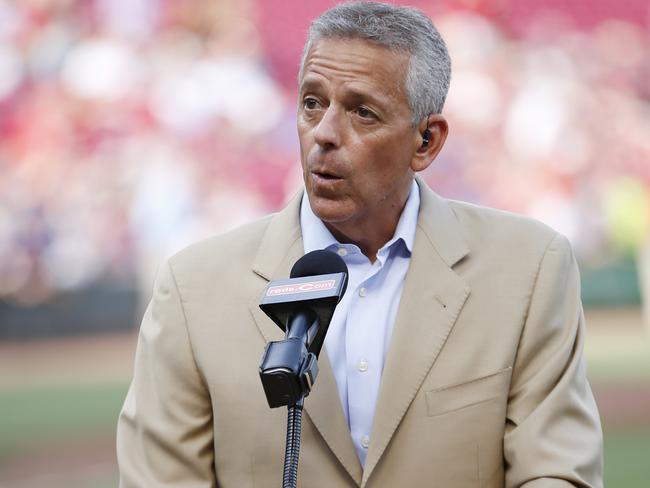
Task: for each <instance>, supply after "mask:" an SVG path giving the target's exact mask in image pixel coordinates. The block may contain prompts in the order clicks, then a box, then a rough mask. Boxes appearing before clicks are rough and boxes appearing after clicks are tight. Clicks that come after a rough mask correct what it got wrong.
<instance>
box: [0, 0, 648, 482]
mask: <svg viewBox="0 0 650 488" xmlns="http://www.w3.org/2000/svg"><path fill="white" fill-rule="evenodd" d="M334 3H335V2H333V1H325V0H318V1H309V2H305V1H303V0H286V1H280V0H277V1H273V0H270V1H263V0H216V1H206V0H58V1H55V0H22V1H20V2H15V1H8V0H0V487H3V488H28V487H29V488H31V487H39V488H41V487H47V488H59V487H67V488H77V487H89V486H92V487H98V488H102V487H109V486H116V484H117V468H116V461H115V454H114V432H115V424H116V419H117V415H118V412H119V409H120V406H121V403H122V401H123V398H124V395H125V394H126V389H127V387H128V382H129V380H130V376H131V372H132V361H133V352H134V348H135V341H136V334H137V329H138V326H139V320H140V315H141V312H142V308H143V306H144V305H145V304H146V302H147V301H148V299H149V294H150V290H151V285H152V281H153V277H154V274H155V271H156V267H157V266H158V264H159V263H160V261H161V260H162V259H164V258H165V257H166V256H168V255H169V254H171V253H173V252H175V251H176V250H178V249H180V248H181V247H183V246H184V245H186V244H187V243H189V242H191V241H194V240H196V239H199V238H202V237H205V236H208V235H210V234H214V233H219V232H223V231H226V230H228V229H230V228H232V227H234V226H236V225H238V224H240V223H243V222H246V221H248V220H251V219H253V218H255V217H257V216H261V215H263V214H265V213H268V212H271V211H275V210H277V209H279V208H280V207H281V206H282V205H283V203H284V202H285V201H287V200H288V199H289V198H290V197H291V196H292V195H293V194H294V193H295V192H296V191H297V189H298V188H299V187H300V184H301V174H300V170H299V160H298V140H297V136H296V130H295V107H296V74H297V69H298V62H299V57H300V53H301V49H302V44H303V42H304V39H305V33H306V29H307V27H308V25H309V21H310V19H312V18H314V17H315V16H316V15H317V14H318V13H319V12H321V11H323V10H324V9H326V8H327V7H329V6H331V5H333V4H334ZM398 3H405V4H406V3H408V4H410V5H415V6H418V7H420V8H421V9H423V10H424V11H425V12H427V13H428V14H429V15H431V17H432V18H433V19H434V22H435V23H436V25H437V26H438V28H439V30H440V31H441V33H442V34H443V37H444V38H445V39H446V41H447V43H448V46H449V49H450V52H451V56H452V60H453V80H452V86H451V91H450V94H449V98H448V101H447V104H446V108H445V115H446V116H447V118H448V119H449V122H450V127H451V130H450V136H449V139H448V142H447V144H446V147H445V148H444V150H443V152H442V153H441V155H440V157H439V158H438V160H437V162H436V163H435V164H434V165H433V166H432V168H431V169H430V170H428V172H427V173H426V174H425V175H424V177H425V179H426V180H427V181H428V182H429V184H430V185H431V186H432V187H433V188H434V189H435V190H436V191H437V192H439V193H440V194H442V195H444V196H447V197H450V198H456V199H462V200H467V201H471V202H475V203H478V204H482V205H489V206H494V207H498V208H502V209H507V210H512V211H515V212H521V213H525V214H528V215H530V216H533V217H535V218H537V219H540V220H542V221H544V222H546V223H548V224H549V225H551V226H553V227H555V228H556V229H558V230H559V231H561V232H562V233H564V234H566V235H567V236H568V237H569V238H570V240H571V241H572V243H573V246H574V249H575V251H576V254H577V257H578V260H579V263H580V267H581V273H582V280H583V300H584V304H585V308H586V315H587V326H588V341H587V347H586V354H587V359H588V363H589V376H590V380H591V382H592V386H593V388H594V391H595V394H596V397H597V402H598V404H599V408H600V412H601V416H602V419H603V422H604V429H605V464H606V472H605V476H606V485H607V486H609V487H625V488H633V487H647V486H648V483H650V481H649V480H650V305H649V304H650V7H649V5H648V2H647V0H599V1H584V2H583V1H575V2H564V1H560V0H519V1H516V0H491V1H482V0H456V1H451V0H449V1H445V0H439V1H416V0H412V1H410V2H398ZM644 307H645V308H644Z"/></svg>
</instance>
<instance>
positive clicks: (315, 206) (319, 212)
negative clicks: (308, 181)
mask: <svg viewBox="0 0 650 488" xmlns="http://www.w3.org/2000/svg"><path fill="white" fill-rule="evenodd" d="M309 203H310V205H311V209H312V211H313V212H314V214H315V215H316V217H318V218H319V219H321V220H322V221H323V222H327V223H332V224H335V223H339V222H345V221H347V220H349V219H350V218H351V217H352V214H353V211H352V208H351V205H350V203H349V202H345V201H340V200H334V199H330V198H323V197H319V196H314V195H310V196H309Z"/></svg>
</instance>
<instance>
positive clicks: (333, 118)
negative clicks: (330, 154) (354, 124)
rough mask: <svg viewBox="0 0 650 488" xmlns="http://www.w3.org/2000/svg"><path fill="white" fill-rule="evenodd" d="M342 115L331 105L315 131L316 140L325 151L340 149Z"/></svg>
mask: <svg viewBox="0 0 650 488" xmlns="http://www.w3.org/2000/svg"><path fill="white" fill-rule="evenodd" d="M342 115H343V114H342V113H341V112H340V110H338V109H337V108H336V107H333V106H332V105H330V106H329V107H328V108H327V110H326V111H325V113H324V114H323V117H322V118H321V119H320V121H319V122H318V125H317V126H316V128H315V130H314V140H315V141H316V144H318V145H319V146H321V147H322V148H323V149H330V148H333V147H339V146H340V145H341V140H342V133H341V131H342V129H343V126H342V124H343V123H344V122H343V120H342Z"/></svg>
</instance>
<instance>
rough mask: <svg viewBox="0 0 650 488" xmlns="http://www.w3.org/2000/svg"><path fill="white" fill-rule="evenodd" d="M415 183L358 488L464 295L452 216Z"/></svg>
mask: <svg viewBox="0 0 650 488" xmlns="http://www.w3.org/2000/svg"><path fill="white" fill-rule="evenodd" d="M417 181H418V184H419V186H420V195H421V204H420V213H419V217H418V228H417V231H416V238H415V243H414V249H413V253H412V255H411V264H410V266H409V271H408V274H407V276H406V281H405V283H404V289H403V292H402V298H401V301H400V307H399V311H398V314H397V318H396V321H395V326H394V328H393V333H392V338H391V343H390V347H389V351H388V356H387V358H386V361H385V365H384V371H383V374H382V379H381V387H380V391H379V397H378V400H377V409H376V411H375V419H374V423H373V429H372V435H371V441H370V446H369V450H368V456H367V457H366V463H365V466H364V472H363V479H362V483H361V486H362V487H363V486H365V485H366V483H367V481H368V479H369V477H370V475H371V474H372V471H373V469H374V468H375V467H376V465H377V463H378V462H379V460H380V458H381V456H382V454H383V453H384V451H385V449H386V447H387V445H388V443H389V442H390V440H391V438H392V436H393V434H394V432H395V430H396V429H397V426H398V425H399V423H400V422H401V420H402V418H403V416H404V415H405V413H406V411H407V409H408V407H409V405H410V404H411V402H412V401H413V398H414V397H415V395H416V393H417V391H418V390H419V388H420V386H421V384H422V382H423V381H424V379H425V377H426V376H427V373H428V372H429V370H430V369H431V367H432V366H433V364H434V362H435V360H436V358H437V356H438V354H439V353H440V350H441V349H442V347H443V346H444V344H445V341H446V339H447V337H448V336H449V333H450V332H451V329H452V327H453V325H454V323H455V322H456V318H457V317H458V315H459V313H460V311H461V309H462V307H463V305H464V304H465V301H466V299H467V297H468V296H469V293H470V290H469V288H468V287H467V285H466V284H465V282H464V281H463V280H462V279H461V278H460V277H459V276H458V275H457V274H456V272H455V271H453V270H452V268H451V267H452V266H453V265H454V264H456V263H457V262H458V261H460V260H461V259H462V258H463V257H465V256H466V255H467V253H468V252H469V251H468V248H467V245H466V243H465V241H464V239H463V238H462V235H461V233H460V229H459V226H458V223H457V221H456V218H455V216H454V214H453V211H452V210H451V209H450V208H449V206H448V205H447V203H446V202H445V201H444V200H443V199H441V198H440V197H438V196H437V195H436V194H435V193H433V192H432V191H431V190H430V189H429V188H428V187H427V186H426V184H424V183H423V182H422V180H420V179H419V178H418V179H417Z"/></svg>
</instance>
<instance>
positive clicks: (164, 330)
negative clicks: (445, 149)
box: [118, 3, 602, 488]
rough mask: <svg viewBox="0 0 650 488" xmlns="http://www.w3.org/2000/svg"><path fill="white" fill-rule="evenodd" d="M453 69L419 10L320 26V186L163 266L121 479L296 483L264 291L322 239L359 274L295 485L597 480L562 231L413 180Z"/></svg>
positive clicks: (306, 430)
mask: <svg viewBox="0 0 650 488" xmlns="http://www.w3.org/2000/svg"><path fill="white" fill-rule="evenodd" d="M449 80H450V60H449V56H448V53H447V49H446V47H445V44H444V42H443V41H442V39H441V38H440V35H439V34H438V32H437V31H436V29H435V28H434V26H433V25H432V23H431V21H430V20H429V18H428V17H426V16H425V15H423V14H422V13H421V12H419V11H417V10H415V9H410V8H403V7H395V6H391V5H388V4H381V3H346V4H341V5H339V6H337V7H334V8H333V9H331V10H329V11H327V12H325V13H323V14H322V15H321V16H320V17H319V18H317V19H316V20H315V21H314V22H313V24H312V27H311V29H310V33H309V39H308V41H307V44H306V46H305V51H304V54H303V58H302V62H301V67H300V75H299V87H300V97H299V104H298V121H297V126H298V134H299V138H300V157H301V163H302V169H303V175H304V183H305V190H304V192H301V193H300V194H299V195H297V196H296V198H294V200H293V201H292V202H291V203H290V204H289V205H288V206H287V207H286V208H285V209H284V210H282V211H281V212H279V213H278V214H275V215H272V216H269V217H266V218H264V219H262V220H259V221H257V222H253V223H251V224H249V225H246V226H244V227H242V228H240V229H237V230H235V231H233V232H230V233H228V234H225V235H221V236H217V237H213V238H211V239H208V240H206V241H203V242H200V243H197V244H195V245H193V246H190V247H189V248H187V249H186V250H184V251H182V252H180V253H179V254H177V255H175V256H174V257H172V258H171V259H170V260H169V261H168V262H167V263H166V264H165V265H164V266H163V267H162V268H161V270H160V272H159V275H158V278H157V280H156V285H155V289H154V295H153V298H152V301H151V304H150V306H149V308H148V309H147V312H146V315H145V317H144V320H143V323H142V327H141V332H140V338H139V343H138V351H137V355H136V362H135V374H134V379H133V383H132V385H131V388H130V390H129V393H128V396H127V399H126V401H125V404H124V408H123V410H122V413H121V416H120V420H119V427H118V460H119V464H120V486H122V487H123V488H131V487H141V488H145V487H146V488H163V487H165V488H167V487H179V488H180V487H193V488H199V487H205V488H208V487H216V486H219V487H223V488H229V487H233V488H242V487H254V486H264V487H266V486H273V485H277V484H279V479H280V473H281V472H282V462H283V449H284V428H285V418H284V414H285V412H284V411H281V410H280V411H278V410H270V409H269V408H268V407H267V404H266V400H265V397H264V393H263V391H262V389H261V386H260V382H259V378H258V374H257V368H258V364H259V360H260V357H261V354H262V351H263V348H264V345H265V344H266V342H267V341H271V340H279V339H281V338H282V333H281V331H280V330H279V329H278V328H277V327H276V326H275V325H274V324H273V323H272V322H271V321H270V320H269V319H268V318H267V317H266V316H265V315H264V314H263V313H262V312H260V311H259V309H258V307H257V303H258V300H259V297H260V295H261V293H262V291H263V290H264V288H265V287H266V285H267V283H268V281H269V280H272V279H277V278H284V277H287V276H288V275H289V270H290V268H291V266H292V264H293V263H294V262H295V261H296V260H297V259H298V258H299V257H300V256H301V255H303V254H304V253H306V252H309V251H312V250H315V249H329V250H332V251H335V252H337V253H338V254H339V255H340V256H342V257H343V259H344V260H345V262H346V264H347V266H348V269H349V272H350V274H349V284H348V288H347V292H346V294H345V296H344V298H343V300H342V301H341V303H340V304H339V306H338V307H337V309H336V312H335V315H334V318H333V320H332V323H331V325H330V329H329V331H328V334H327V337H326V339H325V348H324V351H323V353H322V354H321V356H320V371H321V372H320V375H319V377H318V383H317V384H316V386H315V389H314V391H313V392H312V394H311V395H310V396H309V397H308V398H307V400H306V403H305V411H306V416H305V421H304V425H303V436H302V451H301V458H300V476H299V483H300V486H305V487H310V488H331V487H355V486H360V487H372V488H395V487H401V486H409V487H431V486H439V487H445V488H454V487H458V488H461V487H462V488H467V487H504V486H507V487H519V486H525V487H527V488H534V487H535V488H537V487H549V488H551V487H564V486H567V487H568V486H579V487H599V486H602V474H601V471H602V468H601V457H602V434H601V428H600V422H599V418H598V412H597V409H596V406H595V403H594V400H593V396H592V394H591V391H590V388H589V385H588V383H587V381H586V377H585V366H584V359H583V355H582V347H583V343H584V321H583V316H582V307H581V304H580V292H579V288H580V285H579V275H578V271H577V267H576V264H575V259H574V257H573V254H572V252H571V248H570V246H569V244H568V242H567V240H566V238H564V237H563V236H561V235H559V234H557V233H556V232H555V231H553V230H552V229H549V228H548V227H546V226H544V225H542V224H540V223H538V222H535V221H532V220H529V219H526V218H524V217H520V216H515V215H511V214H508V213H505V212H500V211H496V210H491V209H486V208H481V207H477V206H473V205H469V204H465V203H462V202H455V201H449V200H445V199H443V198H441V197H439V196H438V195H436V194H435V193H433V191H432V190H431V189H429V188H428V187H427V185H426V184H425V183H424V182H423V181H422V180H421V179H420V178H419V177H417V176H416V173H418V172H420V171H422V170H424V169H426V168H427V167H428V166H429V164H431V162H432V161H433V160H434V159H435V157H436V156H437V154H438V152H439V151H440V149H441V148H442V146H443V144H444V142H445V139H446V136H447V132H448V126H447V122H446V121H445V119H444V117H443V116H442V115H441V111H442V108H443V104H444V100H445V96H446V94H447V89H448V86H449Z"/></svg>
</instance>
